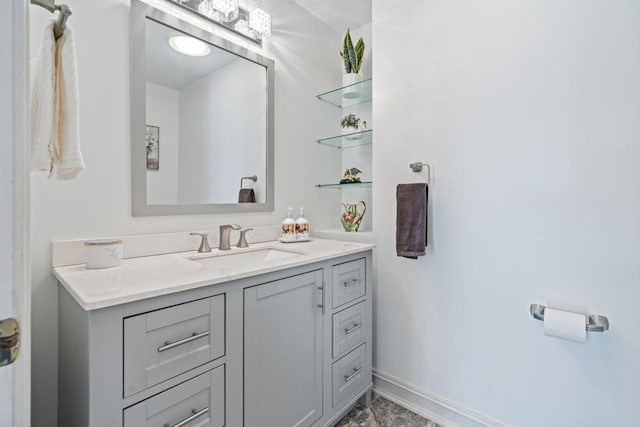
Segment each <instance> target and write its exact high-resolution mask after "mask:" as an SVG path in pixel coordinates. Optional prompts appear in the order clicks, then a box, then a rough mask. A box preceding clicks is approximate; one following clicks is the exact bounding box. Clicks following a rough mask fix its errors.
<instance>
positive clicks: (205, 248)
mask: <svg viewBox="0 0 640 427" xmlns="http://www.w3.org/2000/svg"><path fill="white" fill-rule="evenodd" d="M189 234H190V235H192V236H200V237H202V240H201V241H200V247H199V248H198V252H199V253H205V252H211V247H210V246H209V239H207V233H189Z"/></svg>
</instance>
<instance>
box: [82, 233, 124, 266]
mask: <svg viewBox="0 0 640 427" xmlns="http://www.w3.org/2000/svg"><path fill="white" fill-rule="evenodd" d="M84 250H85V256H86V258H85V267H86V268H109V267H116V266H118V265H120V264H121V263H122V240H120V239H95V240H87V241H86V242H84Z"/></svg>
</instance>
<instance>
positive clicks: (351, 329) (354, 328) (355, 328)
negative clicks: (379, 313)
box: [344, 323, 362, 335]
mask: <svg viewBox="0 0 640 427" xmlns="http://www.w3.org/2000/svg"><path fill="white" fill-rule="evenodd" d="M361 326H362V323H354V324H353V326H352V327H351V328H344V334H345V335H349V334H351V333H352V332H353V331H355V330H357V329H359V328H360V327H361Z"/></svg>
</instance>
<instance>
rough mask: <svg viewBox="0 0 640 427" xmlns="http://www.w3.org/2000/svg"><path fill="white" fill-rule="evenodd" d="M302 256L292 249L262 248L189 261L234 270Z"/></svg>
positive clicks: (201, 256) (216, 253)
mask: <svg viewBox="0 0 640 427" xmlns="http://www.w3.org/2000/svg"><path fill="white" fill-rule="evenodd" d="M302 255H304V252H301V251H297V250H294V249H283V248H275V247H262V248H247V249H232V250H229V251H217V252H212V253H210V254H198V255H193V256H192V257H191V260H193V261H196V262H198V263H199V264H202V265H203V266H205V267H207V268H234V267H244V266H246V267H252V266H253V265H258V266H260V265H263V264H265V263H272V262H282V261H290V260H292V259H295V258H298V257H301V256H302Z"/></svg>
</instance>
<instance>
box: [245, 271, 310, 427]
mask: <svg viewBox="0 0 640 427" xmlns="http://www.w3.org/2000/svg"><path fill="white" fill-rule="evenodd" d="M322 294H323V287H322V270H316V271H311V272H309V273H305V274H301V275H297V276H293V277H288V278H286V279H282V280H277V281H274V282H271V283H265V284H264V285H260V286H255V287H252V288H248V289H245V291H244V309H245V311H244V319H245V322H244V352H245V362H244V373H245V378H244V390H245V392H244V393H245V394H244V396H245V399H244V400H245V402H244V408H245V409H244V415H245V419H244V425H245V426H247V427H265V426H300V427H305V426H310V425H312V424H313V423H314V422H315V421H316V420H318V419H319V418H320V417H321V416H322V347H323V346H322V344H323V343H322V329H323V324H322V311H323V307H322Z"/></svg>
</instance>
